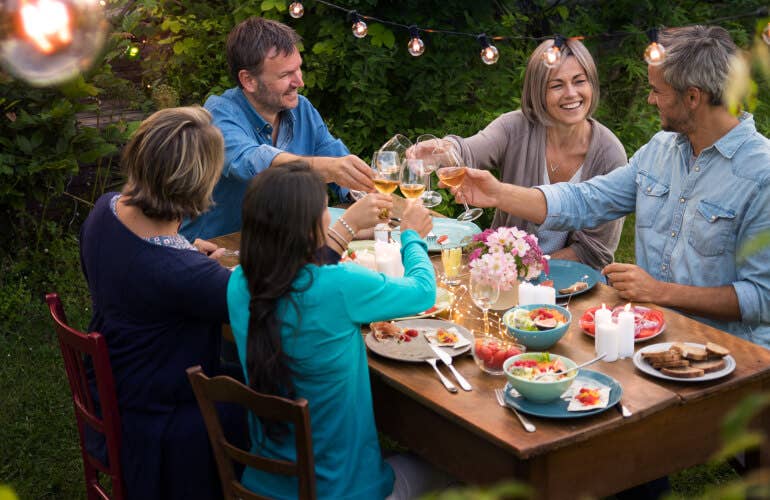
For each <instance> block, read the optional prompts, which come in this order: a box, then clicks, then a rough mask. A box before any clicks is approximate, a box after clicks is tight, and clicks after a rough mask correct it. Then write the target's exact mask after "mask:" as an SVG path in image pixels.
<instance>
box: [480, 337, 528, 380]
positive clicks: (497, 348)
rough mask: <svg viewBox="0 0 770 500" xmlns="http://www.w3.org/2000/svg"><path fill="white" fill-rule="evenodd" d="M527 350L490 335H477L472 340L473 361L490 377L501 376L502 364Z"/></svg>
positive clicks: (519, 345) (514, 343)
mask: <svg viewBox="0 0 770 500" xmlns="http://www.w3.org/2000/svg"><path fill="white" fill-rule="evenodd" d="M526 350H527V348H526V347H524V346H523V345H521V344H517V343H516V342H514V341H513V340H506V339H501V338H500V337H494V336H492V335H484V334H477V335H475V336H474V339H473V347H472V349H471V351H472V352H473V360H474V361H475V362H476V364H477V365H478V367H479V368H481V371H483V372H485V373H489V374H490V375H502V374H503V363H505V360H506V359H508V358H511V357H513V356H518V355H519V354H521V353H523V352H524V351H526Z"/></svg>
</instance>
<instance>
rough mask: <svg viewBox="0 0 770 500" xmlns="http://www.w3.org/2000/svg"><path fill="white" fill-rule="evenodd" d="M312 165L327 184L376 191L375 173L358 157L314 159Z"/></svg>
mask: <svg viewBox="0 0 770 500" xmlns="http://www.w3.org/2000/svg"><path fill="white" fill-rule="evenodd" d="M310 164H311V165H312V167H313V168H314V169H315V170H316V171H317V172H318V173H319V174H321V176H322V177H323V179H324V181H326V182H334V183H336V184H337V185H339V186H342V187H346V188H350V189H355V190H358V191H366V192H372V191H374V183H373V182H372V179H373V178H374V172H372V169H371V168H369V165H367V164H366V162H364V160H362V159H361V158H359V157H358V156H356V155H347V156H341V157H339V158H331V157H314V158H312V159H311V162H310Z"/></svg>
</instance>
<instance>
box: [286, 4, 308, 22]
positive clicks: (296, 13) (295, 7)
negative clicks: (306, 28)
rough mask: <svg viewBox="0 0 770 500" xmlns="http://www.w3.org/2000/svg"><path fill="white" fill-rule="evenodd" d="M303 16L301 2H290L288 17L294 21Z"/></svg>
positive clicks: (303, 8)
mask: <svg viewBox="0 0 770 500" xmlns="http://www.w3.org/2000/svg"><path fill="white" fill-rule="evenodd" d="M304 14H305V7H304V6H303V5H302V2H292V3H291V5H289V15H290V16H291V17H293V18H294V19H299V18H300V17H302V16H303V15H304Z"/></svg>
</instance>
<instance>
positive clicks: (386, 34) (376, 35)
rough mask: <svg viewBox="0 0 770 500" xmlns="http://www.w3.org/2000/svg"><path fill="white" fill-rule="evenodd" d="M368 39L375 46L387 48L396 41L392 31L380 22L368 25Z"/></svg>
mask: <svg viewBox="0 0 770 500" xmlns="http://www.w3.org/2000/svg"><path fill="white" fill-rule="evenodd" d="M369 40H370V41H371V44H372V45H374V46H375V47H387V48H389V49H390V48H392V47H393V45H394V44H395V43H396V37H395V35H394V34H393V32H392V31H390V30H389V29H388V28H386V27H385V26H384V25H382V24H380V23H374V24H371V25H369Z"/></svg>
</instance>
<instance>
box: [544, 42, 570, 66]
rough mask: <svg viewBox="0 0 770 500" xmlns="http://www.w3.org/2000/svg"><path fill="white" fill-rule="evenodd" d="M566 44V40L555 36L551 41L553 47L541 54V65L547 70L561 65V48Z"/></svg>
mask: <svg viewBox="0 0 770 500" xmlns="http://www.w3.org/2000/svg"><path fill="white" fill-rule="evenodd" d="M566 42H567V40H566V39H565V38H564V37H563V36H561V35H558V34H557V35H556V36H555V37H554V39H553V45H551V46H550V47H548V49H547V50H546V51H545V52H543V64H545V66H546V67H547V68H548V69H553V68H555V67H557V66H559V64H561V52H562V50H561V48H562V47H564V44H565V43H566Z"/></svg>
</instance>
